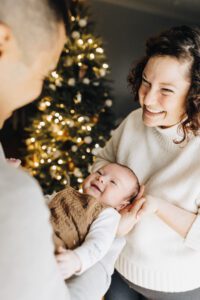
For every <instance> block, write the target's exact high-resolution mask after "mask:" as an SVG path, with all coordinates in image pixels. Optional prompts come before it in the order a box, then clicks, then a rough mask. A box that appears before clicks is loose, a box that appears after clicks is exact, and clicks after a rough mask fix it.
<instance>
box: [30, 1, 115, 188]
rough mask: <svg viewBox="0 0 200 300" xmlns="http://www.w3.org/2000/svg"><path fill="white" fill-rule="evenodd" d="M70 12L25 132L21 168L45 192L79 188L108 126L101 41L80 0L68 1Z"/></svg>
mask: <svg viewBox="0 0 200 300" xmlns="http://www.w3.org/2000/svg"><path fill="white" fill-rule="evenodd" d="M70 11H71V15H70V18H71V21H70V22H71V29H70V32H69V33H68V40H67V43H66V45H65V48H64V50H63V52H62V55H61V58H60V61H59V64H58V67H57V69H56V70H55V71H54V72H52V73H51V74H50V76H49V77H48V78H47V80H46V82H45V85H44V89H43V92H42V96H41V97H40V99H39V100H38V101H37V110H36V113H34V115H33V116H32V118H31V119H30V124H29V126H27V129H26V133H27V136H26V140H25V144H26V155H25V159H24V165H25V167H26V168H27V169H28V170H29V171H30V173H31V174H32V175H33V176H35V177H36V178H37V180H38V181H39V182H40V184H41V186H42V188H43V190H44V192H45V193H52V192H53V191H58V190H61V189H63V188H64V187H65V186H66V184H69V183H70V184H71V185H72V186H73V187H75V188H80V186H81V183H82V181H83V178H85V177H86V176H87V175H88V174H89V170H90V166H91V165H92V163H93V160H94V156H95V154H96V152H97V150H98V148H99V147H102V146H104V144H105V142H106V140H108V138H109V137H110V131H111V129H112V128H113V123H114V118H113V113H112V110H111V106H112V100H111V97H110V87H109V86H110V82H109V80H108V79H107V78H106V75H107V74H108V72H109V65H108V64H107V62H106V56H105V53H104V49H103V46H102V39H101V38H100V37H99V36H96V35H95V34H94V28H93V27H94V24H93V23H92V22H91V21H90V20H89V15H88V6H86V5H85V3H84V2H83V1H80V0H79V1H77V0H75V1H72V4H71V10H70Z"/></svg>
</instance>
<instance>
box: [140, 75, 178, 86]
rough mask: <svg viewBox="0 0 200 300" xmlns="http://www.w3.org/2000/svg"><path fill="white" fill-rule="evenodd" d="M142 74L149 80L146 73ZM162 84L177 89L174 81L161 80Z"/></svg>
mask: <svg viewBox="0 0 200 300" xmlns="http://www.w3.org/2000/svg"><path fill="white" fill-rule="evenodd" d="M142 75H143V76H144V79H145V80H146V81H147V82H148V80H147V76H146V74H145V73H143V74H142ZM160 85H165V86H171V87H173V88H175V89H176V86H175V85H174V84H173V83H172V82H160Z"/></svg>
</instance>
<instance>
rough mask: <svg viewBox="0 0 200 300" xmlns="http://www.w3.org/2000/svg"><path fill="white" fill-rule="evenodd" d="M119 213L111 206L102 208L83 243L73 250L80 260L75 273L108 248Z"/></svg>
mask: <svg viewBox="0 0 200 300" xmlns="http://www.w3.org/2000/svg"><path fill="white" fill-rule="evenodd" d="M119 220H120V214H119V213H118V212H117V211H116V210H115V209H113V208H106V209H104V210H103V211H102V212H101V213H100V214H99V216H98V217H97V219H96V220H95V221H94V222H93V223H92V225H91V227H90V230H89V233H88V234H87V236H86V239H85V241H84V242H83V244H82V245H81V246H80V247H78V248H76V249H75V250H74V252H75V253H76V254H77V255H78V257H79V258H80V260H81V270H80V272H78V273H76V275H80V274H82V273H83V272H84V271H86V270H87V269H89V268H90V267H91V266H93V265H94V264H95V263H96V262H98V261H100V260H101V259H102V258H103V257H104V256H105V254H106V253H107V252H108V250H109V249H110V247H111V245H112V243H113V240H114V238H115V235H116V232H117V228H118V224H119Z"/></svg>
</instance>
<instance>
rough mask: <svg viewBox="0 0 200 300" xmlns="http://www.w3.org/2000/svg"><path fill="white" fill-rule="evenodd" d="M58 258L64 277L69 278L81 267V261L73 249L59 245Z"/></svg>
mask: <svg viewBox="0 0 200 300" xmlns="http://www.w3.org/2000/svg"><path fill="white" fill-rule="evenodd" d="M56 260H57V263H58V267H59V270H60V273H61V275H62V277H63V279H68V278H69V277H71V276H72V275H74V274H75V273H76V272H78V271H80V269H81V261H80V259H79V257H78V255H76V253H74V251H73V250H66V249H64V248H62V247H59V248H58V254H57V255H56Z"/></svg>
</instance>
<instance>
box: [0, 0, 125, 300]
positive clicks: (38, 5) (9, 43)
mask: <svg viewBox="0 0 200 300" xmlns="http://www.w3.org/2000/svg"><path fill="white" fill-rule="evenodd" d="M65 22H67V1H64V0H56V1H55V0H0V128H2V126H3V123H4V121H5V120H6V119H7V118H8V117H9V116H10V115H11V113H12V112H13V111H14V110H15V109H17V108H19V107H21V106H23V105H24V104H27V103H29V102H31V101H32V100H33V99H35V98H36V97H37V96H38V95H39V94H40V92H41V89H42V84H43V80H44V77H45V76H46V75H47V74H48V73H49V72H50V71H52V70H53V69H54V68H55V67H56V64H57V62H58V59H59V56H60V53H61V50H62V48H63V45H64V42H65V39H66V36H65V27H66V24H64V23H65ZM0 192H1V195H0V237H1V246H0V299H2V300H14V299H15V300H16V299H17V300H54V299H58V300H62V299H63V300H64V299H65V300H68V299H76V300H79V299H81V300H82V299H87V300H90V299H91V300H95V299H100V298H101V296H102V295H103V293H105V291H106V289H107V288H108V286H109V283H110V276H111V274H112V272H113V265H114V262H115V260H116V257H117V255H118V254H119V251H120V250H121V248H122V244H123V242H122V241H119V240H118V241H116V243H115V245H114V246H113V248H112V250H111V251H110V253H109V254H108V255H107V256H106V257H105V258H104V260H102V261H101V262H100V263H98V264H96V265H95V266H94V267H93V268H91V269H90V270H89V271H87V272H86V273H85V274H83V275H82V276H80V277H76V278H72V279H71V280H70V281H68V282H67V285H66V284H65V283H64V281H63V280H62V278H61V276H60V274H59V272H58V267H57V264H56V261H55V257H54V248H53V243H52V229H51V227H50V225H49V211H48V209H47V207H46V206H45V204H44V201H43V195H42V192H41V190H40V188H39V186H38V184H37V182H36V181H35V180H34V179H32V178H31V177H30V176H29V175H28V174H26V173H25V172H23V171H21V170H18V169H15V168H13V167H12V166H10V165H9V164H8V163H7V162H6V160H5V158H4V157H3V154H2V153H1V155H0Z"/></svg>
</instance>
